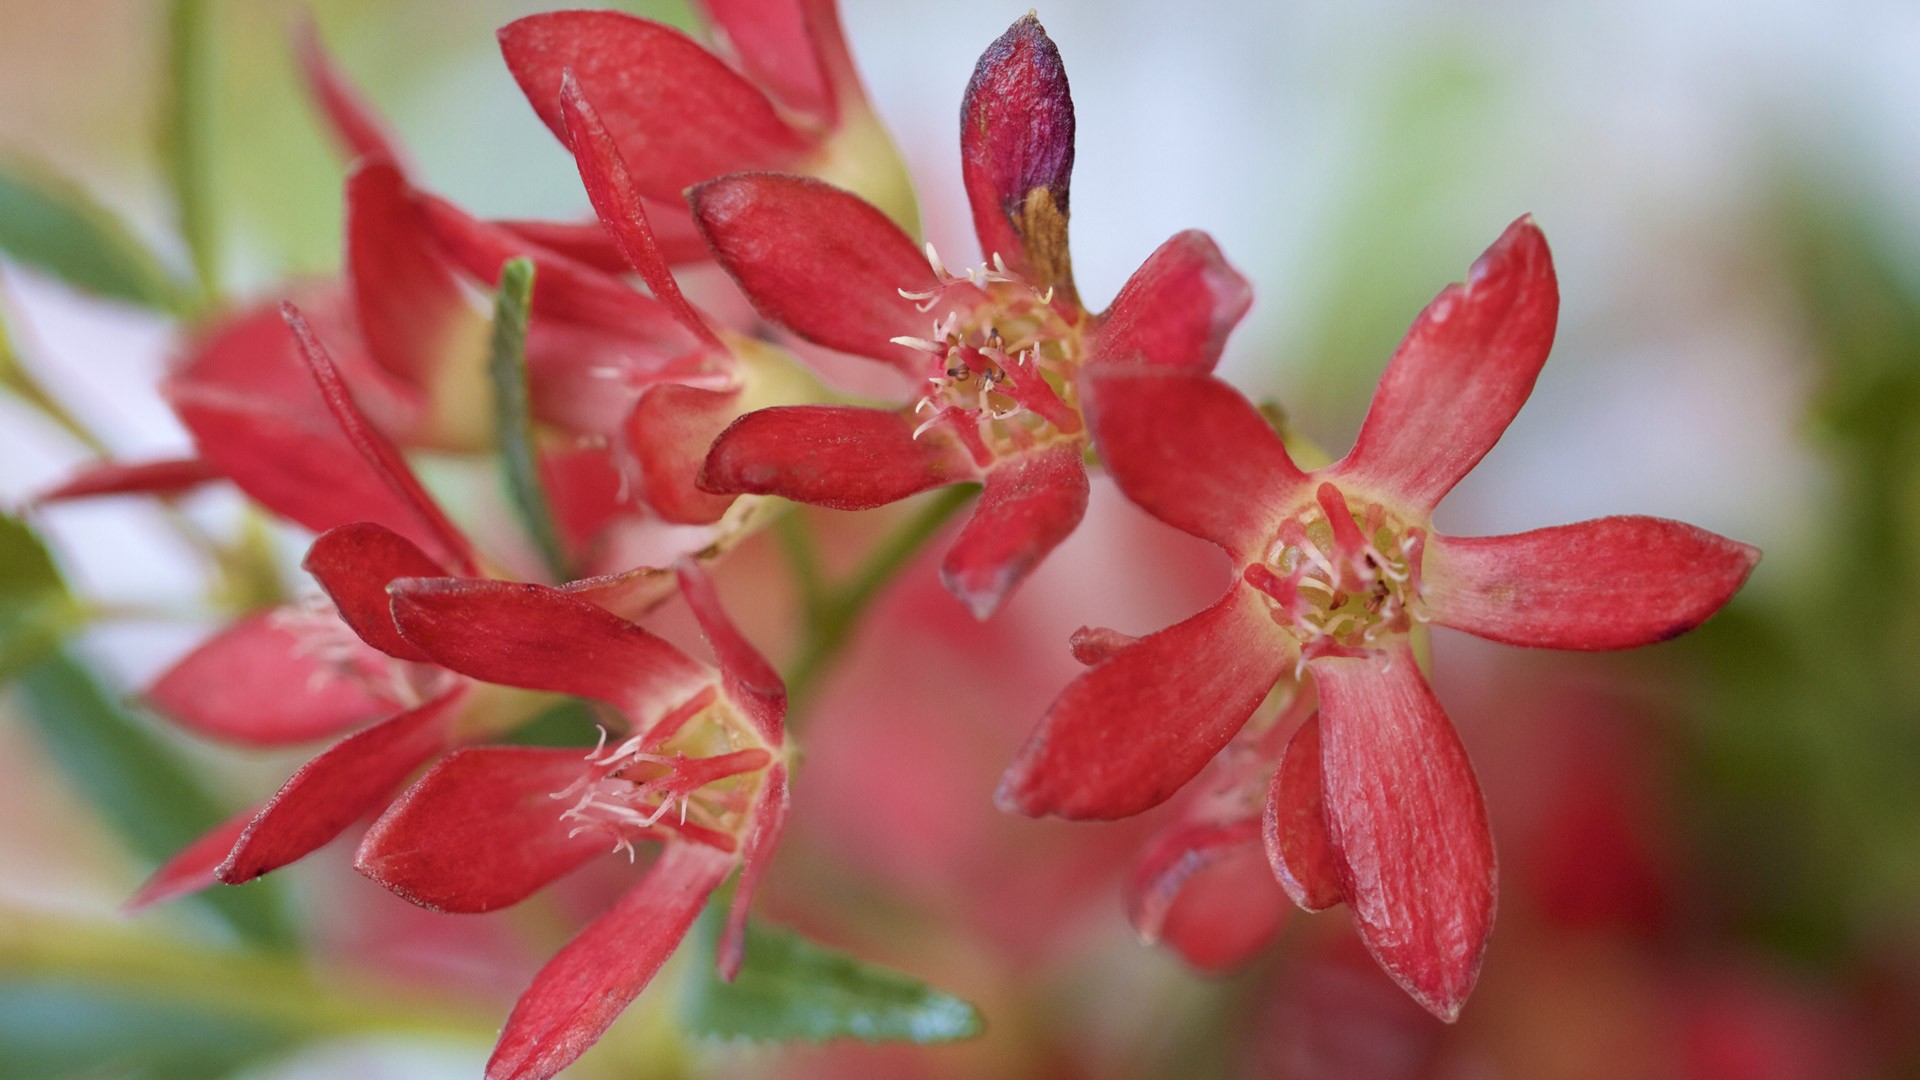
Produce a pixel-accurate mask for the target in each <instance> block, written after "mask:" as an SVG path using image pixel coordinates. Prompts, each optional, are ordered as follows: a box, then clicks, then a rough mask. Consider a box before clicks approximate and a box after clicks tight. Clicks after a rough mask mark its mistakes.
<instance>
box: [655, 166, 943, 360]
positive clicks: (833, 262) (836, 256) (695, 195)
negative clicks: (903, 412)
mask: <svg viewBox="0 0 1920 1080" xmlns="http://www.w3.org/2000/svg"><path fill="white" fill-rule="evenodd" d="M687 198H688V201H689V202H691V203H692V204H693V220H694V224H696V225H698V226H699V227H700V232H701V234H702V235H704V236H705V237H706V238H707V246H709V247H710V248H712V249H713V256H714V258H715V259H717V260H718V261H719V263H720V265H721V266H722V267H725V268H726V271H727V273H729V274H731V275H733V279H734V280H735V281H737V282H739V283H740V288H741V289H742V290H744V291H745V292H746V294H747V299H749V300H751V301H753V307H754V310H756V311H758V312H759V313H760V314H761V315H762V316H764V317H765V318H767V319H768V320H770V321H772V322H775V323H778V324H780V325H781V326H784V327H786V328H787V329H789V330H791V331H793V332H794V333H796V334H799V335H800V336H801V337H803V338H806V339H807V340H808V341H811V342H813V343H814V344H816V345H825V346H827V347H828V348H830V349H839V350H840V351H842V352H850V353H855V354H857V355H860V356H867V357H872V358H873V359H875V360H881V361H884V362H886V363H889V364H893V365H896V366H901V367H904V366H905V365H906V364H907V363H908V361H909V359H910V356H911V354H910V353H909V351H908V350H906V349H903V348H902V347H901V346H898V345H895V344H893V343H892V341H893V339H894V338H896V337H902V336H907V335H924V334H926V333H927V332H928V330H927V328H928V326H929V324H930V323H931V322H932V316H930V315H928V314H925V313H923V312H921V310H920V309H919V308H918V307H917V306H916V304H915V302H914V301H913V300H910V299H908V298H907V297H905V296H902V295H901V292H902V291H903V290H904V291H906V292H910V293H912V292H926V291H928V290H931V289H933V288H934V287H935V286H936V285H938V284H939V282H938V279H936V278H935V277H934V274H933V267H932V266H930V265H929V264H928V263H927V257H926V255H924V254H923V253H922V252H921V250H920V248H919V247H917V246H916V245H915V244H914V242H913V240H912V239H911V238H909V237H908V236H907V234H906V233H904V232H902V231H901V229H900V226H898V225H895V224H894V223H893V222H892V221H891V220H889V219H888V218H887V216H886V215H885V214H883V213H881V212H880V211H879V210H877V209H875V208H874V207H873V205H872V204H870V203H868V202H867V201H866V200H864V199H862V198H860V197H859V196H858V195H854V194H852V193H851V192H847V191H842V190H840V189H839V188H837V187H834V186H832V185H831V184H826V183H822V182H821V181H819V180H814V179H811V178H808V177H804V176H787V175H783V174H779V173H746V174H742V175H738V176H723V177H721V178H720V179H718V180H710V181H708V182H707V183H704V184H700V185H698V186H697V187H695V188H694V189H693V190H692V191H690V192H688V193H687ZM960 295H964V294H960Z"/></svg>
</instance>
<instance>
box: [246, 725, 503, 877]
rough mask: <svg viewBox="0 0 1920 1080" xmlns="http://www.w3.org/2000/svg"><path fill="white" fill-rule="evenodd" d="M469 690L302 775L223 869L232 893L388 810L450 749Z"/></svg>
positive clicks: (257, 819) (350, 742)
mask: <svg viewBox="0 0 1920 1080" xmlns="http://www.w3.org/2000/svg"><path fill="white" fill-rule="evenodd" d="M465 696H466V691H465V689H464V688H456V689H454V690H451V691H448V692H447V693H444V694H441V695H440V696H439V697H437V698H434V699H433V700H432V701H429V702H427V703H426V704H425V705H422V706H420V707H419V708H417V709H413V710H410V711H408V712H403V713H401V714H400V715H399V716H396V717H394V718H392V719H390V720H386V721H383V722H381V723H378V724H375V725H374V726H372V727H370V728H367V729H366V730H364V731H360V732H356V733H354V734H352V735H349V736H347V737H346V738H344V739H342V740H340V741H339V742H337V743H334V744H333V745H332V746H331V747H329V748H327V749H326V750H325V751H323V752H322V753H321V754H320V755H319V756H318V757H316V758H314V759H313V760H312V761H309V762H307V763H306V764H305V765H302V766H301V767H300V771H299V772H296V773H294V774H293V777H292V778H291V779H289V780H288V781H287V782H286V783H285V784H283V785H282V786H281V788H280V790H279V791H278V792H277V793H275V795H274V796H273V798H272V799H270V800H268V801H267V804H266V805H265V806H263V807H261V808H260V813H259V814H257V815H255V816H254V819H253V821H252V822H251V823H250V824H248V826H247V829H246V832H245V833H244V834H243V835H242V836H241V837H240V840H239V842H238V843H236V844H234V846H233V852H232V853H231V854H229V855H228V856H227V859H226V861H225V862H223V863H221V864H220V868H219V877H220V880H221V881H224V882H226V883H227V884H229V885H238V884H240V883H241V882H245V881H252V880H253V879H254V878H257V877H259V876H260V875H261V874H264V873H267V872H268V871H270V870H278V869H279V868H281V867H282V866H285V865H287V864H288V863H291V862H293V861H295V860H297V859H300V858H303V857H305V856H306V855H308V854H310V853H311V852H313V851H315V850H316V849H318V848H319V847H321V846H322V845H323V844H325V843H327V841H329V840H332V839H333V838H334V837H336V836H339V835H340V834H341V832H343V831H345V829H346V827H347V826H349V825H351V824H353V823H354V822H355V821H357V820H359V819H360V818H361V817H362V816H364V815H366V814H368V813H370V812H372V811H374V810H378V809H379V808H380V807H381V806H383V805H385V803H386V801H387V799H388V797H390V796H391V795H392V794H393V790H394V789H395V788H397V787H399V786H400V781H402V780H405V779H406V778H407V775H408V774H409V773H411V772H413V770H415V769H417V768H419V767H420V766H422V765H424V764H426V763H427V761H428V760H429V759H430V758H432V757H433V756H434V755H435V754H438V753H440V752H441V751H442V750H444V749H446V746H447V737H448V732H449V728H450V726H451V724H452V720H453V714H454V711H455V706H456V705H458V704H459V702H460V701H461V700H462V699H463V698H464V697H465Z"/></svg>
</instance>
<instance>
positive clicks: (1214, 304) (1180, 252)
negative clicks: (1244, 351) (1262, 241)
mask: <svg viewBox="0 0 1920 1080" xmlns="http://www.w3.org/2000/svg"><path fill="white" fill-rule="evenodd" d="M1251 306H1253V286H1251V285H1249V284H1247V279H1246V278H1243V277H1241V276H1240V272H1239V271H1237V270H1235V269H1234V268H1233V267H1231V266H1229V265H1228V264H1227V260H1226V257H1225V256H1223V255H1221V254H1220V248H1219V246H1218V245H1216V244H1215V243H1214V242H1213V238H1212V237H1210V236H1208V235H1207V234H1206V233H1203V232H1201V231H1199V230H1198V229H1189V230H1187V231H1186V232H1183V233H1177V234H1175V235H1174V237H1173V238H1172V239H1171V240H1168V241H1167V242H1166V243H1164V244H1161V245H1160V247H1159V248H1158V249H1156V250H1155V251H1154V253H1153V254H1152V255H1149V256H1148V257H1147V261H1146V262H1144V263H1142V264H1140V269H1138V270H1135V271H1134V272H1133V276H1132V277H1130V278H1128V279H1127V283H1126V284H1125V285H1123V286H1121V288H1120V295H1118V296H1116V297H1114V298H1113V304H1112V306H1110V307H1108V308H1107V311H1106V314H1105V315H1102V316H1101V323H1100V331H1099V337H1098V338H1097V339H1096V340H1095V342H1094V346H1093V359H1092V362H1093V363H1096V364H1111V363H1129V362H1131V363H1135V364H1140V365H1144V366H1148V367H1171V368H1184V369H1187V370H1190V371H1212V370H1213V367H1214V365H1215V364H1217V363H1219V362H1220V351H1221V350H1222V349H1224V348H1225V347H1226V344H1227V335H1228V334H1230V333H1232V332H1233V328H1234V327H1235V326H1236V325H1238V324H1239V322H1240V319H1241V317H1242V316H1244V315H1246V313H1247V309H1248V308H1249V307H1251Z"/></svg>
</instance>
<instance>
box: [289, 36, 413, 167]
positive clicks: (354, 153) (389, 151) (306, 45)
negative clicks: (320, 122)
mask: <svg viewBox="0 0 1920 1080" xmlns="http://www.w3.org/2000/svg"><path fill="white" fill-rule="evenodd" d="M294 51H295V52H297V53H298V54H299V57H300V74H301V75H302V76H303V77H304V78H305V80H306V84H307V96H308V97H309V98H311V99H313V102H314V104H315V105H318V106H319V108H320V115H321V116H323V117H325V118H326V121H327V129H328V133H329V134H330V135H332V136H333V141H334V143H335V145H337V146H338V147H339V148H340V150H341V152H342V153H344V154H345V155H346V157H347V159H348V160H349V161H351V160H353V159H355V158H362V157H372V156H375V155H378V156H381V157H385V158H387V159H388V160H390V161H396V162H397V161H399V160H400V159H401V158H400V152H399V145H400V144H399V141H398V140H396V139H395V138H394V137H393V133H392V132H390V131H389V130H388V129H387V125H386V122H385V121H383V120H381V119H380V115H379V113H377V112H375V111H374V109H373V106H371V105H369V104H368V103H367V100H366V98H364V97H362V96H361V94H360V91H359V90H357V89H356V88H355V87H354V85H353V84H352V83H351V82H349V81H347V77H346V76H345V75H344V74H343V73H342V72H341V71H340V69H339V68H338V67H337V66H336V65H335V64H334V62H333V57H331V56H329V55H327V49H326V46H325V45H324V44H322V43H321V41H320V32H319V30H318V29H317V28H316V27H315V26H314V25H313V19H312V17H311V16H310V15H309V16H305V17H302V18H300V19H299V20H298V21H297V22H296V24H295V28H294Z"/></svg>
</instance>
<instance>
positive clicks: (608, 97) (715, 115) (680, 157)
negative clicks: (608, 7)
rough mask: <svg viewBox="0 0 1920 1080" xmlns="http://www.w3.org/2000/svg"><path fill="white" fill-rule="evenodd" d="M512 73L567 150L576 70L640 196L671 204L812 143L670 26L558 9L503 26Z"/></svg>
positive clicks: (782, 160)
mask: <svg viewBox="0 0 1920 1080" xmlns="http://www.w3.org/2000/svg"><path fill="white" fill-rule="evenodd" d="M500 51H501V53H502V54H504V55H505V56H506V59H507V67H508V69H509V70H511V71H512V72H513V77H514V79H515V80H516V81H518V82H519V84H520V89H521V90H522V91H523V92H524V93H525V94H526V95H527V101H528V102H529V103H530V104H531V105H532V106H533V110H534V111H535V112H537V113H539V114H540V119H541V120H543V121H545V122H546V125H547V127H548V128H549V129H551V130H552V131H553V133H554V135H556V136H557V137H559V139H560V141H561V142H562V143H565V142H567V141H568V140H567V133H566V121H565V119H564V118H563V117H562V116H561V113H560V80H561V78H562V76H563V75H564V73H565V72H566V71H567V70H568V69H572V71H573V75H574V77H575V78H577V79H579V80H580V86H581V88H582V89H583V90H585V91H586V93H587V96H589V97H591V98H592V99H593V100H594V102H595V103H597V104H598V105H599V107H600V109H601V111H602V113H603V115H604V116H605V117H606V121H607V128H608V130H609V131H611V132H612V134H613V139H614V142H615V143H617V144H619V147H620V152H621V153H622V154H624V155H625V156H626V159H627V161H628V162H630V163H631V164H632V165H633V167H634V169H635V170H636V171H635V173H634V181H635V183H637V184H638V185H639V187H640V190H641V191H642V192H644V193H646V194H648V195H651V196H653V197H654V198H656V199H673V198H676V197H678V196H679V194H680V192H681V191H683V190H685V189H686V188H687V187H688V185H691V184H695V183H698V182H699V181H701V180H707V179H711V178H713V177H715V176H720V175H722V174H725V173H730V172H738V171H740V170H742V169H777V168H780V167H782V166H784V165H786V164H787V163H788V162H790V161H792V160H793V159H794V158H796V157H798V156H799V155H800V154H801V153H802V152H803V151H805V150H806V149H808V147H809V146H810V145H811V143H812V140H811V139H809V138H807V137H806V136H804V135H801V134H800V133H799V132H797V131H795V130H794V129H793V128H791V127H789V126H787V124H786V123H785V122H784V121H782V120H781V119H780V117H779V114H778V113H776V112H775V111H774V108H773V103H772V102H770V101H768V100H767V96H766V95H765V94H763V93H761V92H760V91H759V90H758V89H757V88H756V87H755V86H754V85H753V84H752V83H750V82H748V81H747V80H745V79H743V78H741V77H740V76H739V75H737V74H735V73H734V72H733V71H732V70H731V69H729V68H728V67H727V66H726V65H725V64H723V63H721V62H720V60H719V58H717V57H715V56H714V55H713V54H712V53H710V52H708V51H707V50H705V49H703V48H701V47H700V45H699V44H698V43H696V42H695V41H693V40H692V39H691V38H689V37H687V36H686V35H685V34H682V33H681V32H680V31H678V30H675V29H673V28H672V27H668V26H662V25H661V24H659V23H656V22H649V21H647V20H645V19H637V18H634V17H633V16H631V15H625V14H621V13H619V12H613V11H556V12H551V13H549V14H545V15H532V16H528V17H527V18H524V19H520V20H517V21H515V22H511V23H508V24H507V25H506V26H503V27H501V28H500Z"/></svg>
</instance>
